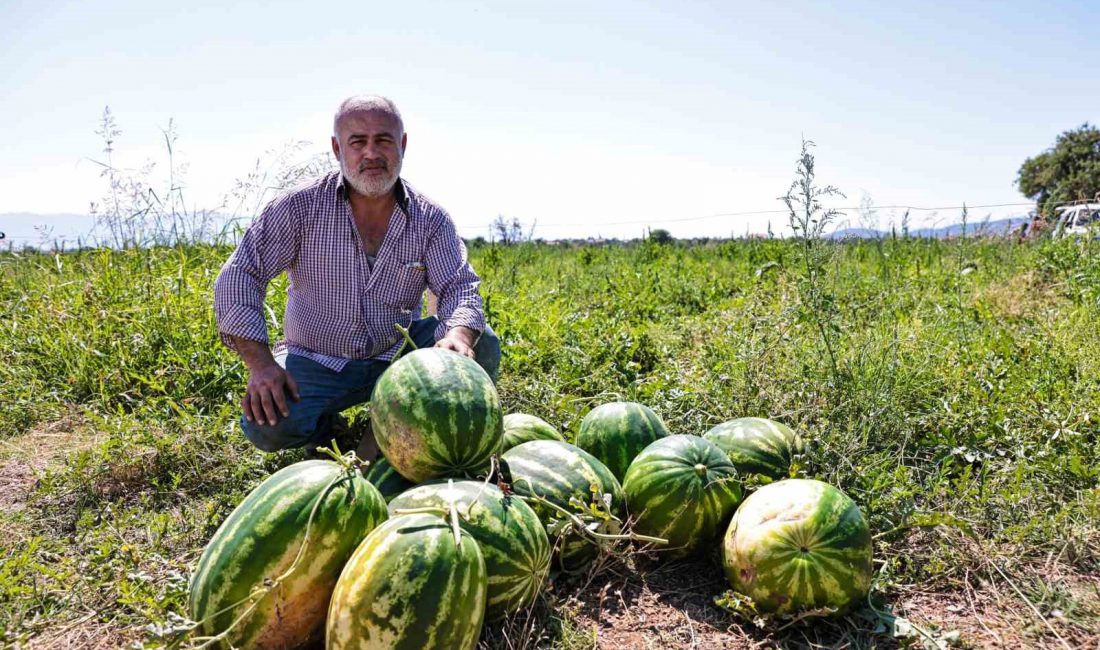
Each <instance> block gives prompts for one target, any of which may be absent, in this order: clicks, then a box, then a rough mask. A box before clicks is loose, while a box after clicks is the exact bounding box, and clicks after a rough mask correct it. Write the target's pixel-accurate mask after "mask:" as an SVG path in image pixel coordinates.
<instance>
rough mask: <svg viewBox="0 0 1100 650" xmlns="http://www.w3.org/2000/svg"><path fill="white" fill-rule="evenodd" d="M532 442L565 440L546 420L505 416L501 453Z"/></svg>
mask: <svg viewBox="0 0 1100 650" xmlns="http://www.w3.org/2000/svg"><path fill="white" fill-rule="evenodd" d="M531 440H561V441H563V442H564V441H565V438H564V437H563V436H562V435H561V434H560V433H558V430H557V429H555V428H554V427H552V426H550V424H549V423H547V422H546V420H543V419H542V418H539V417H535V416H534V415H527V414H526V413H509V414H508V415H505V416H504V443H503V444H501V446H500V451H501V453H503V452H506V451H508V450H509V449H511V448H512V447H515V446H516V445H520V444H523V443H525V442H530V441H531Z"/></svg>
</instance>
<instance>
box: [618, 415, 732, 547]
mask: <svg viewBox="0 0 1100 650" xmlns="http://www.w3.org/2000/svg"><path fill="white" fill-rule="evenodd" d="M623 493H624V494H625V495H626V504H627V508H628V509H629V510H630V518H631V521H633V530H634V532H636V533H640V534H642V535H648V536H651V537H659V538H662V539H666V540H668V544H667V546H660V547H657V550H658V551H661V552H662V553H665V552H667V553H668V554H669V555H671V556H673V557H680V556H684V555H688V554H690V553H692V552H694V551H695V550H697V549H698V548H699V547H700V546H703V545H706V544H707V543H708V542H710V541H712V540H713V539H715V537H717V535H718V533H719V532H721V531H724V530H725V525H726V523H727V522H728V521H729V518H730V516H732V515H733V511H734V509H735V508H736V507H737V504H738V503H740V502H741V481H740V479H739V478H738V474H737V469H736V468H734V466H733V463H731V462H730V461H729V458H728V457H727V456H726V454H725V452H723V451H722V450H721V449H719V448H718V446H717V445H715V444H714V443H711V442H709V441H707V440H704V439H703V438H700V437H699V436H689V435H676V436H669V437H667V438H661V439H660V440H657V441H655V442H653V443H652V444H650V445H649V446H648V447H646V448H645V449H643V450H642V453H640V454H638V456H637V458H635V459H634V462H633V463H631V464H630V468H629V469H628V470H627V471H626V480H624V481H623Z"/></svg>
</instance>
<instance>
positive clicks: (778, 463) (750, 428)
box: [703, 418, 805, 479]
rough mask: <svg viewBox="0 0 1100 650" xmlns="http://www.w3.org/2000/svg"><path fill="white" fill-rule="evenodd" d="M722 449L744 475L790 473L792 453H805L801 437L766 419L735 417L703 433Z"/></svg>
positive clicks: (776, 475) (771, 475)
mask: <svg viewBox="0 0 1100 650" xmlns="http://www.w3.org/2000/svg"><path fill="white" fill-rule="evenodd" d="M703 437H704V438H706V439H707V440H709V441H711V442H713V443H714V444H716V445H718V446H719V447H721V448H722V450H723V451H725V452H726V453H727V454H728V455H729V457H730V460H731V461H733V466H734V467H736V468H737V471H738V472H741V474H743V475H748V474H763V475H764V476H767V477H769V478H773V479H781V478H787V477H789V476H790V475H791V463H792V461H793V460H794V456H795V455H797V454H802V453H804V452H805V449H804V446H803V444H802V437H801V436H799V435H798V434H797V433H795V432H794V431H792V430H791V428H790V427H788V426H787V425H785V424H780V423H779V422H775V421H774V420H769V419H767V418H737V419H736V420H730V421H729V422H723V423H722V424H719V425H718V426H716V427H714V428H713V429H711V430H710V431H707V432H706V433H705V434H703Z"/></svg>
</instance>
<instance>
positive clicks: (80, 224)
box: [0, 212, 248, 249]
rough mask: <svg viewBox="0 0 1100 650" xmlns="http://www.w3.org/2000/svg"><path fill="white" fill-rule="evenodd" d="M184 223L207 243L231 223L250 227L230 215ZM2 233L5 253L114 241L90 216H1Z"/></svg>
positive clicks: (186, 230)
mask: <svg viewBox="0 0 1100 650" xmlns="http://www.w3.org/2000/svg"><path fill="white" fill-rule="evenodd" d="M196 218H197V217H196ZM184 219H185V220H184V221H181V222H180V223H179V224H178V225H179V228H180V230H181V231H182V232H183V233H186V234H188V235H190V234H191V233H192V232H194V231H195V230H196V229H199V228H201V231H202V232H204V233H207V235H206V236H205V237H204V239H206V238H210V237H213V236H217V235H218V234H219V233H221V232H222V231H223V228H231V223H230V222H233V221H236V222H238V223H240V224H241V225H247V224H248V221H247V219H244V220H240V219H237V220H235V219H233V218H232V217H230V216H229V215H225V214H220V213H209V214H207V215H206V221H205V223H203V222H201V221H196V220H189V221H188V220H187V219H188V218H187V217H185V218H184ZM149 225H150V226H151V224H149ZM0 233H3V234H4V238H3V239H0V248H3V249H7V248H8V247H9V246H10V247H12V248H16V249H21V248H26V247H30V248H53V247H57V248H63V249H71V248H76V247H77V246H78V245H94V244H95V243H96V242H110V241H112V237H111V233H110V230H109V228H107V227H106V226H102V225H101V226H100V227H99V228H96V219H95V217H93V216H92V215H90V214H71V213H55V214H35V213H31V212H5V213H0Z"/></svg>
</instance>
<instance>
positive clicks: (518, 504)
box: [389, 479, 550, 620]
mask: <svg viewBox="0 0 1100 650" xmlns="http://www.w3.org/2000/svg"><path fill="white" fill-rule="evenodd" d="M451 503H454V504H455V506H456V508H457V509H458V512H459V514H460V515H461V516H460V519H459V525H460V526H461V527H462V529H463V530H465V531H466V532H468V533H470V535H471V536H473V538H474V539H475V540H477V543H478V546H479V547H480V548H481V555H482V556H483V557H484V558H485V570H486V571H487V572H488V580H489V591H488V605H487V609H486V612H485V616H486V619H487V620H496V619H499V618H501V617H503V616H506V615H508V614H512V613H514V612H516V611H518V610H519V609H521V608H523V607H526V606H527V605H530V604H531V602H532V601H533V600H534V598H535V596H536V595H537V594H538V592H539V589H541V588H542V585H543V583H544V582H545V580H546V576H547V574H548V573H549V572H550V540H549V539H548V538H547V536H546V531H545V530H544V529H543V526H542V522H541V521H540V520H539V518H538V515H536V514H535V511H534V510H532V509H531V507H530V506H528V505H527V504H526V503H524V502H523V501H522V500H521V499H518V498H516V497H515V496H514V495H511V496H509V495H505V494H504V492H503V491H502V490H501V489H500V488H499V487H497V486H496V485H493V484H491V483H485V482H483V481H471V480H453V479H446V480H438V481H433V482H430V483H428V484H425V485H420V486H417V487H414V488H412V489H411V490H408V491H407V492H405V493H403V494H401V495H400V496H399V497H397V498H396V499H394V500H393V501H391V502H390V505H389V511H390V515H391V516H395V517H396V516H399V514H400V512H401V510H413V509H417V508H430V507H441V508H448V507H449V506H450V504H451Z"/></svg>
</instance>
